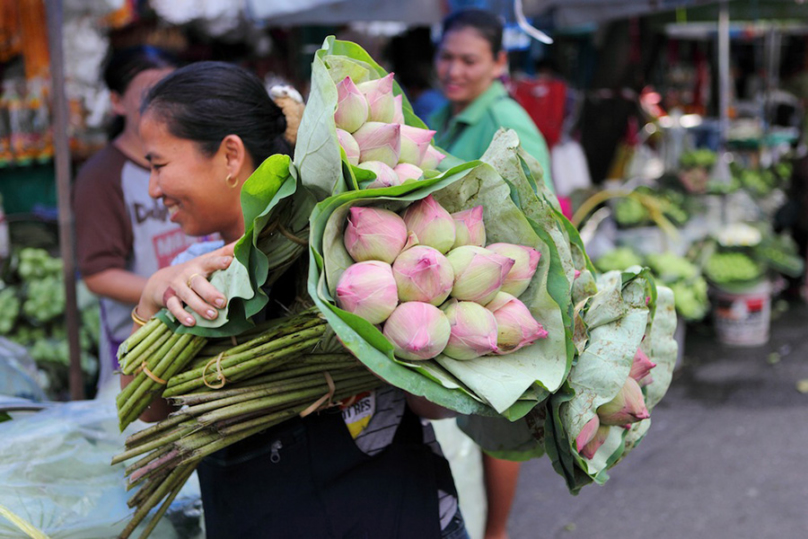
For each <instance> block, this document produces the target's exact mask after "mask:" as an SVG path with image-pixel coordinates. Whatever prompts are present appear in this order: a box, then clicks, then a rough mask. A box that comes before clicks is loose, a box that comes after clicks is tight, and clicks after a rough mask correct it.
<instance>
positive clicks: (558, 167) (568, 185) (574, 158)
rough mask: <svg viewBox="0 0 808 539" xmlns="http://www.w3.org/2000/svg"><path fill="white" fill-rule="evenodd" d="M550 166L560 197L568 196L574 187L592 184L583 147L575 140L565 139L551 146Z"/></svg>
mask: <svg viewBox="0 0 808 539" xmlns="http://www.w3.org/2000/svg"><path fill="white" fill-rule="evenodd" d="M550 168H551V169H552V177H553V183H554V184H555V191H556V195H558V196H560V197H566V196H569V195H570V193H572V192H573V191H575V190H576V189H588V188H589V187H590V186H591V185H592V177H591V176H590V174H589V165H588V164H587V162H586V156H585V155H584V149H583V148H582V147H581V145H580V144H578V142H577V141H575V140H572V139H566V140H564V141H562V142H559V143H558V144H556V145H555V146H553V149H552V150H551V152H550Z"/></svg>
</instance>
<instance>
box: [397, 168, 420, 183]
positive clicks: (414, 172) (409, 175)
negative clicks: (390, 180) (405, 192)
mask: <svg viewBox="0 0 808 539" xmlns="http://www.w3.org/2000/svg"><path fill="white" fill-rule="evenodd" d="M393 170H395V171H396V174H398V179H399V180H400V181H401V183H404V182H406V181H407V180H418V179H420V178H421V177H422V176H423V175H424V171H423V170H421V169H420V168H418V167H416V166H415V165H411V164H409V163H399V164H397V165H396V168H394V169H393Z"/></svg>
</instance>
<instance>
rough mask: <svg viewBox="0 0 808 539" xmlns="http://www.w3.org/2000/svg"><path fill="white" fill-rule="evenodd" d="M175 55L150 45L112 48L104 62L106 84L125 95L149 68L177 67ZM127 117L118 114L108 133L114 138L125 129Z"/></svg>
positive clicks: (112, 89) (113, 90)
mask: <svg viewBox="0 0 808 539" xmlns="http://www.w3.org/2000/svg"><path fill="white" fill-rule="evenodd" d="M177 65H179V64H178V62H177V59H176V58H174V56H173V55H172V54H171V53H169V52H166V51H164V50H162V49H158V48H156V47H152V46H150V45H137V46H135V47H128V48H125V49H119V50H110V52H109V54H108V56H107V59H106V61H105V62H104V72H103V77H104V84H106V85H107V88H109V89H110V91H112V92H115V93H117V94H119V95H123V94H124V93H125V92H126V89H127V88H129V84H130V83H131V82H132V79H134V78H135V77H137V76H138V75H139V74H140V73H142V72H143V71H148V70H149V69H167V68H172V67H177ZM125 124H126V119H125V118H124V117H123V116H116V117H115V118H114V119H113V120H112V123H111V125H110V126H109V129H108V133H107V135H108V136H109V139H110V140H112V139H114V138H115V137H117V136H118V135H119V134H120V133H121V131H123V129H124V127H125Z"/></svg>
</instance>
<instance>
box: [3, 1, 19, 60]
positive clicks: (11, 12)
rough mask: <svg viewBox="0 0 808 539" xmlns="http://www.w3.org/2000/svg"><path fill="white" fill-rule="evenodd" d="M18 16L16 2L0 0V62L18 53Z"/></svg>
mask: <svg viewBox="0 0 808 539" xmlns="http://www.w3.org/2000/svg"><path fill="white" fill-rule="evenodd" d="M21 44H22V40H21V38H20V17H19V6H18V5H17V2H0V62H7V61H9V60H10V59H12V58H14V57H15V56H17V55H18V54H20V47H21Z"/></svg>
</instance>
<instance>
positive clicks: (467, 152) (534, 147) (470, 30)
mask: <svg viewBox="0 0 808 539" xmlns="http://www.w3.org/2000/svg"><path fill="white" fill-rule="evenodd" d="M507 66H508V57H507V54H506V52H505V51H504V50H503V49H502V23H501V22H500V20H499V17H498V16H497V15H496V14H494V13H491V12H488V11H483V10H478V9H469V10H463V11H458V12H456V13H454V14H452V15H450V16H449V17H447V18H446V19H445V20H444V22H443V35H442V37H441V41H440V44H439V45H438V52H437V54H436V56H435V71H436V73H437V76H438V82H439V84H440V87H441V90H442V91H443V94H444V95H445V96H446V98H447V99H448V101H449V102H448V103H447V104H446V105H445V106H444V107H442V108H440V109H439V110H437V111H436V112H435V114H433V115H432V116H431V117H430V118H429V121H428V122H427V123H428V124H429V126H430V127H431V128H432V129H435V130H437V132H438V133H437V135H436V136H435V142H436V145H437V146H439V147H441V148H443V149H444V150H447V151H448V152H449V153H451V154H452V155H454V156H455V157H458V158H460V159H463V160H465V161H471V160H473V159H479V158H480V157H482V155H483V153H485V150H486V149H487V148H488V145H489V144H490V143H491V139H493V138H494V133H496V132H497V130H498V129H499V128H501V127H505V128H508V129H513V130H514V131H516V133H517V135H519V141H520V142H521V144H522V147H523V148H524V149H525V150H526V151H527V152H528V153H529V154H530V155H532V156H533V157H534V158H536V159H537V160H538V161H539V163H540V164H541V166H542V169H544V181H545V183H546V184H547V186H548V187H549V188H550V189H552V188H553V184H552V181H551V179H550V156H549V153H548V151H547V144H546V143H545V141H544V137H542V135H541V133H539V130H538V129H537V128H536V125H535V124H534V123H533V121H532V120H531V119H530V116H529V115H528V114H527V112H525V110H524V109H523V108H522V107H521V106H519V104H518V103H517V102H516V101H514V100H513V99H511V98H510V96H509V95H508V92H507V90H506V89H505V86H504V85H503V84H502V83H501V82H500V81H499V79H500V78H501V77H503V76H504V75H505V74H506V71H507Z"/></svg>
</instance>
